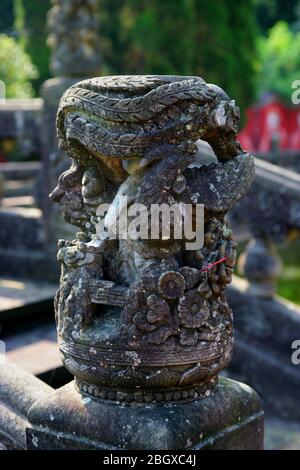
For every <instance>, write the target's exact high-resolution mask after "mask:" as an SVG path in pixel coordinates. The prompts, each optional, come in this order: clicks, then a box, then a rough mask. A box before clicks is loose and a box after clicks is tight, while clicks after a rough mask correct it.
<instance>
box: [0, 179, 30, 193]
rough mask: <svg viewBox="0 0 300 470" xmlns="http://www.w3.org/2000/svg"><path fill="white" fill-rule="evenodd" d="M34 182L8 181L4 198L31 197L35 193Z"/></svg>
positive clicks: (5, 185) (5, 184)
mask: <svg viewBox="0 0 300 470" xmlns="http://www.w3.org/2000/svg"><path fill="white" fill-rule="evenodd" d="M33 184H34V180H32V179H28V180H27V179H26V180H6V181H5V183H4V197H20V196H30V195H31V194H32V191H33Z"/></svg>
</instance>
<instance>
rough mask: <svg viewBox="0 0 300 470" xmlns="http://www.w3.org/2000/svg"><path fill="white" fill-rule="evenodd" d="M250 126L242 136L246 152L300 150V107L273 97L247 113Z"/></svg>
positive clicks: (247, 126) (241, 140)
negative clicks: (291, 105)
mask: <svg viewBox="0 0 300 470" xmlns="http://www.w3.org/2000/svg"><path fill="white" fill-rule="evenodd" d="M246 115H247V124H246V126H245V127H244V129H243V130H242V131H241V132H240V134H239V140H240V142H241V145H242V147H243V148H244V149H246V150H248V151H250V152H259V153H267V152H270V151H271V150H272V149H275V148H276V149H280V150H298V151H299V150H300V107H296V106H293V107H288V106H287V105H285V104H284V103H283V102H281V101H280V99H279V98H277V97H275V96H272V97H271V98H270V97H269V98H268V100H267V101H264V102H263V103H260V104H259V105H256V106H253V107H252V108H249V109H248V110H247V111H246Z"/></svg>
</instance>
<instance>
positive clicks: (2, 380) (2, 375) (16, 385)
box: [0, 363, 53, 449]
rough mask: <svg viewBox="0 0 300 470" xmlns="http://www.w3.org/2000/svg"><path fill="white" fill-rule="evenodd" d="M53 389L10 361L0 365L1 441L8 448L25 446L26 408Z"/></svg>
mask: <svg viewBox="0 0 300 470" xmlns="http://www.w3.org/2000/svg"><path fill="white" fill-rule="evenodd" d="M52 390H53V389H51V387H48V385H46V384H45V383H44V382H42V381H41V380H39V379H37V378H35V377H34V376H33V375H31V374H29V373H28V372H25V371H24V370H23V369H20V368H19V367H17V366H16V365H14V364H12V363H6V364H3V363H1V365H0V442H1V444H3V445H4V447H6V448H7V449H25V448H26V442H25V427H26V425H27V413H28V410H29V408H30V407H31V406H32V405H33V404H34V402H36V401H37V400H39V399H42V398H44V397H45V396H46V394H48V393H50V392H51V391H52Z"/></svg>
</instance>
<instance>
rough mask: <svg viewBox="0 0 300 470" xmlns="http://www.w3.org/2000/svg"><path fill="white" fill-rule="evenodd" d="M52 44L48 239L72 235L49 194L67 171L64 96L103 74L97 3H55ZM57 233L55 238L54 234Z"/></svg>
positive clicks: (47, 94) (46, 153) (46, 148)
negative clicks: (62, 138) (61, 122)
mask: <svg viewBox="0 0 300 470" xmlns="http://www.w3.org/2000/svg"><path fill="white" fill-rule="evenodd" d="M47 29H48V31H49V35H48V45H49V47H50V49H51V57H50V70H51V72H52V75H53V77H54V78H51V79H49V80H47V81H46V82H45V83H44V84H43V85H42V88H41V96H42V98H43V100H44V109H43V121H42V141H43V170H42V174H41V181H40V184H39V188H40V189H39V190H38V191H37V193H38V199H39V204H40V206H41V208H42V209H43V212H44V216H45V219H46V228H47V230H48V238H49V240H50V241H53V238H54V236H56V237H57V234H58V233H59V234H60V236H70V233H72V232H71V231H70V228H68V227H67V226H66V225H64V224H62V223H61V221H60V219H59V217H58V214H57V212H56V213H55V214H54V216H53V217H50V215H51V207H50V206H49V199H48V195H49V192H50V189H51V188H52V187H53V185H54V184H55V182H56V180H57V178H58V176H59V174H60V173H61V172H62V171H64V170H66V169H67V165H68V161H67V157H66V156H65V153H64V152H63V151H61V150H58V149H57V137H56V128H55V117H56V114H57V108H58V104H59V100H60V98H61V96H62V94H63V93H64V92H65V91H66V90H67V88H69V87H70V86H71V85H73V84H75V83H76V82H78V80H80V79H81V80H82V79H83V78H85V77H91V76H96V75H100V72H101V55H100V50H99V44H100V40H99V33H98V31H99V18H98V8H97V2H96V1H95V0H67V1H66V0H52V8H51V9H50V10H49V12H48V18H47ZM54 234H55V235H54Z"/></svg>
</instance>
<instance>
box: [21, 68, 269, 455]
mask: <svg viewBox="0 0 300 470" xmlns="http://www.w3.org/2000/svg"><path fill="white" fill-rule="evenodd" d="M238 118H239V112H238V108H237V107H236V106H235V103H234V102H233V101H231V100H230V99H229V98H228V96H227V95H226V94H225V93H224V92H223V90H221V89H220V88H218V87H216V86H214V85H208V84H206V83H205V82H204V81H203V80H202V79H200V78H198V77H176V76H174V77H170V76H134V77H127V76H123V77H105V78H101V79H100V78H97V79H93V80H86V81H83V82H80V83H78V84H76V85H74V86H72V87H71V88H69V90H67V91H66V92H65V93H64V95H63V97H62V100H61V103H60V107H59V111H58V115H57V128H58V137H59V144H60V148H61V149H62V150H64V151H66V152H67V153H68V154H69V156H70V157H71V158H72V164H71V168H70V169H69V170H68V171H66V172H64V173H63V174H62V175H61V176H60V177H59V181H58V185H57V186H56V188H55V189H54V190H53V192H52V193H51V199H52V200H54V201H57V202H59V203H60V206H61V209H62V211H63V213H64V215H65V218H66V220H67V221H68V222H70V223H71V224H73V225H75V226H78V227H80V229H81V232H79V233H77V234H76V239H74V240H72V241H69V240H60V241H59V251H58V260H59V261H60V263H61V266H62V274H61V281H60V288H59V291H58V293H57V296H56V299H55V310H56V319H57V329H58V337H59V347H60V351H61V354H62V357H63V361H64V364H65V366H66V368H67V369H68V370H69V371H70V372H71V373H72V374H74V375H75V382H74V383H75V388H74V384H73V383H71V384H69V385H67V386H65V387H62V388H61V389H59V390H58V391H57V392H55V393H53V394H52V395H51V396H49V397H48V398H47V399H46V400H42V401H40V402H38V403H36V405H35V406H33V407H32V408H31V410H30V412H29V421H30V424H31V427H30V428H28V430H27V446H28V448H31V449H33V448H41V449H43V448H44V449H46V448H54V449H60V448H70V449H72V448H73V449H74V448H81V449H83V448H111V449H121V448H126V449H149V448H153V449H178V448H195V449H198V448H199V449H201V448H215V449H218V448H232V449H235V448H236V449H239V448H245V449H251V448H255V449H259V448H261V447H262V432H263V412H262V410H261V407H260V402H259V399H258V397H257V396H256V395H255V393H254V392H253V391H252V390H251V389H249V388H248V387H246V386H244V385H242V384H238V383H235V382H231V381H228V380H226V379H221V381H220V383H219V384H218V378H217V376H218V372H219V371H220V370H222V369H223V368H224V367H225V366H226V365H228V363H229V361H230V357H231V351H232V341H233V337H232V313H231V310H230V309H229V308H228V304H227V302H226V299H225V296H224V291H225V287H226V284H228V283H230V281H231V275H232V269H233V266H234V263H235V256H236V245H235V243H234V242H233V240H232V231H231V230H230V228H229V226H228V224H227V222H226V219H225V213H226V211H227V210H229V209H230V208H231V207H233V206H234V205H235V204H236V203H237V202H238V201H239V199H240V198H241V197H242V196H243V195H244V194H245V192H246V191H247V189H248V188H249V187H250V185H251V182H252V180H253V177H254V164H253V159H252V157H251V156H249V155H247V154H243V152H242V150H241V148H240V146H239V143H238V141H237V140H236V133H237V130H238ZM200 138H201V139H204V140H206V141H207V142H208V143H209V144H210V145H211V147H212V148H213V150H214V152H215V154H216V157H217V162H216V163H212V165H209V166H207V167H205V166H204V165H203V164H200V165H198V164H197V163H198V154H197V141H198V140H199V139H200ZM197 188H199V191H200V193H197ZM124 196H127V197H128V200H129V204H133V203H139V204H143V205H144V207H146V208H149V207H150V206H151V204H162V203H167V204H168V205H169V206H170V205H172V204H173V203H177V204H184V203H185V204H190V206H191V207H192V208H193V209H196V204H197V203H204V232H205V233H204V244H203V246H202V247H200V248H198V249H196V248H195V250H194V251H192V250H187V249H186V246H185V243H186V242H187V240H188V237H186V238H185V237H183V240H178V239H177V238H176V237H175V236H173V235H172V236H170V237H167V238H165V237H164V236H163V233H162V227H160V228H159V230H158V236H157V238H154V239H149V238H147V237H144V238H141V239H130V237H129V239H128V238H127V239H123V238H122V237H121V236H120V234H119V236H117V237H116V238H115V239H110V240H109V239H105V238H102V237H101V235H99V232H98V231H97V224H98V222H99V220H98V218H97V208H98V206H99V205H100V204H102V203H107V204H110V208H109V210H108V213H107V215H106V221H108V222H107V223H108V226H110V225H109V224H110V223H111V218H112V210H113V208H114V207H119V208H122V207H123V206H122V197H124ZM172 223H173V224H175V222H174V221H173V220H172ZM215 262H217V264H213V266H211V264H212V263H215Z"/></svg>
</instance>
